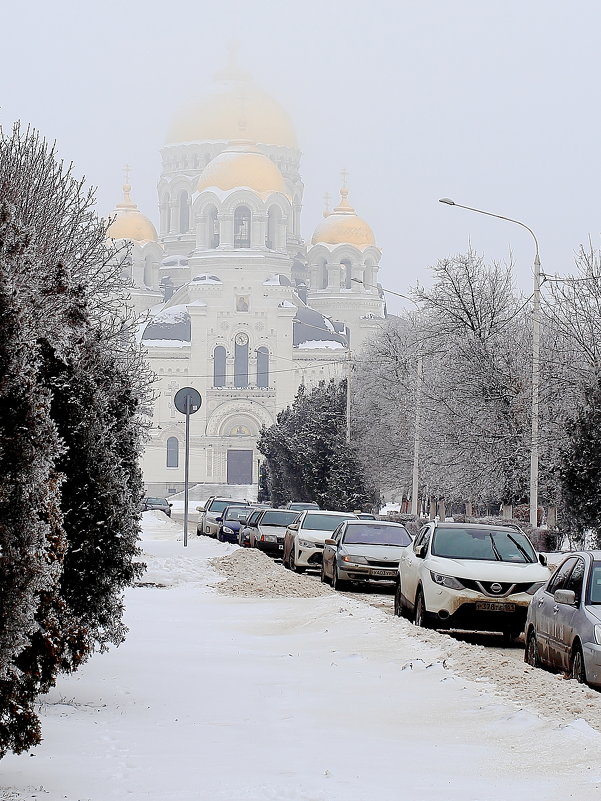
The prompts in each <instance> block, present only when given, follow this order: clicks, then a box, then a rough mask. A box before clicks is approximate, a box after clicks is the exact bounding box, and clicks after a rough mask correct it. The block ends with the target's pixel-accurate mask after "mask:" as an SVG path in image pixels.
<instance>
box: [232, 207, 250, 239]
mask: <svg viewBox="0 0 601 801" xmlns="http://www.w3.org/2000/svg"><path fill="white" fill-rule="evenodd" d="M250 221H251V216H250V209H249V208H248V207H247V206H238V208H237V209H236V211H235V212H234V247H235V248H249V247H250Z"/></svg>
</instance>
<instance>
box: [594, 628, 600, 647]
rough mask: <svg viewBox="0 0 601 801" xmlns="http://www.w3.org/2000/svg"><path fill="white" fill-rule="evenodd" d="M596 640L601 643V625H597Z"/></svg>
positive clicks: (598, 643)
mask: <svg viewBox="0 0 601 801" xmlns="http://www.w3.org/2000/svg"><path fill="white" fill-rule="evenodd" d="M595 642H596V643H597V645H601V626H595Z"/></svg>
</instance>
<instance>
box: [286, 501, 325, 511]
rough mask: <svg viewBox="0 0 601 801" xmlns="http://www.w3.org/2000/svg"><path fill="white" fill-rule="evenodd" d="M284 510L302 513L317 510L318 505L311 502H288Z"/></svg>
mask: <svg viewBox="0 0 601 801" xmlns="http://www.w3.org/2000/svg"><path fill="white" fill-rule="evenodd" d="M284 508H285V509H292V510H293V511H294V512H304V511H305V509H319V504H317V503H313V501H307V502H304V501H288V503H287V504H286V506H285V507H284Z"/></svg>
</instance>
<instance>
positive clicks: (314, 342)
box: [297, 339, 344, 350]
mask: <svg viewBox="0 0 601 801" xmlns="http://www.w3.org/2000/svg"><path fill="white" fill-rule="evenodd" d="M297 347H298V348H302V349H303V350H320V349H322V350H339V349H344V345H343V344H342V343H341V342H333V341H332V340H330V339H310V340H309V341H308V342H299V344H298V345H297Z"/></svg>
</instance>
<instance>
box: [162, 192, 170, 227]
mask: <svg viewBox="0 0 601 801" xmlns="http://www.w3.org/2000/svg"><path fill="white" fill-rule="evenodd" d="M162 211H163V233H165V234H168V233H169V229H170V228H171V198H170V197H169V192H165V194H164V195H163V207H162Z"/></svg>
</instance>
